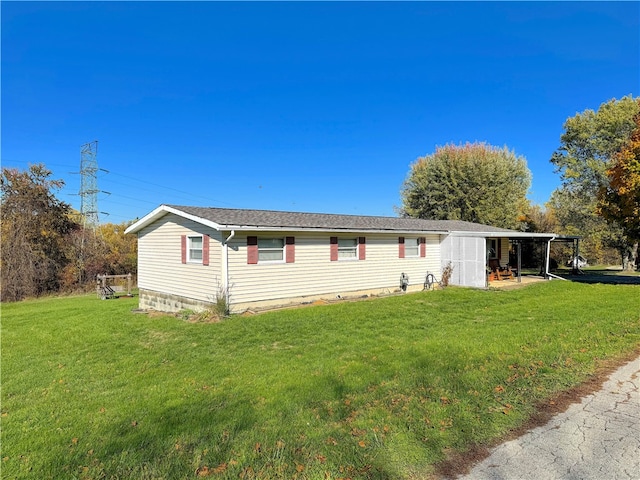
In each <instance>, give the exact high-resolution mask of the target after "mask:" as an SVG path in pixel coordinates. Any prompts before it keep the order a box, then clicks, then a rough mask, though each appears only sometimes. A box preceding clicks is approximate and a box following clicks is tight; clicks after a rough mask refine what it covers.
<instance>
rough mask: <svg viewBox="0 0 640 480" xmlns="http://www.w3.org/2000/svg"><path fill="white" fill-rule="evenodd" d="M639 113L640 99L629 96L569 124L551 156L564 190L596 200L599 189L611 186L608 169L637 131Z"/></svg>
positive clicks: (588, 112)
mask: <svg viewBox="0 0 640 480" xmlns="http://www.w3.org/2000/svg"><path fill="white" fill-rule="evenodd" d="M639 111H640V106H639V104H638V100H637V99H634V98H633V97H632V96H627V97H623V98H622V99H620V100H616V99H612V100H609V101H608V102H606V103H603V104H602V105H600V108H598V111H593V110H591V109H587V110H585V111H584V112H582V113H577V114H576V115H575V116H573V117H571V118H568V119H567V120H566V121H565V123H564V125H563V128H564V133H563V134H562V135H561V137H560V148H558V150H556V151H555V152H554V153H553V155H552V157H551V163H553V164H554V165H555V167H556V172H557V173H560V176H561V179H562V184H563V187H564V188H568V189H570V190H578V191H579V193H582V194H583V195H585V196H589V197H591V199H592V200H593V199H595V197H596V195H597V193H598V190H599V189H600V188H602V187H603V186H607V185H608V178H607V173H606V172H607V169H608V168H609V166H610V163H611V160H612V159H613V157H614V155H615V154H616V153H617V152H619V151H620V149H621V148H622V147H623V146H624V145H625V144H626V143H627V142H628V140H629V137H630V136H631V132H633V130H634V129H635V128H636V123H635V121H634V117H635V116H636V115H637V114H638V112H639Z"/></svg>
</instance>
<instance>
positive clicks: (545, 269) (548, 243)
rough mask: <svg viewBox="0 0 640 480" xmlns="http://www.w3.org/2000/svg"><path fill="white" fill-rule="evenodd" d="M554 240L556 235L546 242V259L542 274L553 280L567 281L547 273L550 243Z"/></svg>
mask: <svg viewBox="0 0 640 480" xmlns="http://www.w3.org/2000/svg"><path fill="white" fill-rule="evenodd" d="M555 239H556V235H554V236H553V237H551V238H550V239H549V240H548V241H547V255H546V259H545V267H544V274H545V275H546V276H547V277H553V278H557V279H558V280H565V281H566V280H567V279H566V278H562V277H559V276H558V275H554V274H553V273H551V272H550V271H549V257H550V255H551V242H553V241H554V240H555Z"/></svg>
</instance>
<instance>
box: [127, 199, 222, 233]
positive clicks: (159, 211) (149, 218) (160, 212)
mask: <svg viewBox="0 0 640 480" xmlns="http://www.w3.org/2000/svg"><path fill="white" fill-rule="evenodd" d="M167 213H173V214H174V215H178V216H179V217H182V218H187V219H189V220H193V221H194V222H197V223H200V224H202V225H206V226H207V227H211V228H213V229H214V230H220V225H218V224H217V223H215V222H212V221H211V220H207V219H205V218H202V217H198V216H196V215H191V214H190V213H186V212H183V211H182V210H178V209H176V208H173V207H169V206H168V205H160V206H159V207H158V208H156V209H155V210H154V211H152V212H151V213H149V214H147V215H145V216H144V217H142V218H141V219H140V220H138V221H137V222H136V223H134V224H133V225H130V226H129V228H127V229H126V230H125V231H124V233H137V232H139V231H140V230H142V229H143V228H144V227H146V226H147V225H150V224H152V223H153V222H155V221H156V220H158V219H159V218H162V217H164V216H165V215H166V214H167Z"/></svg>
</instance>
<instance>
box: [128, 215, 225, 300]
mask: <svg viewBox="0 0 640 480" xmlns="http://www.w3.org/2000/svg"><path fill="white" fill-rule="evenodd" d="M182 235H187V236H189V235H209V236H210V245H209V265H207V266H205V265H202V264H198V263H186V264H183V263H182V255H181V237H182ZM220 238H221V237H220V232H217V231H216V230H213V229H211V228H208V227H206V226H204V225H202V224H199V223H197V222H193V221H191V220H188V219H185V218H182V217H179V216H177V215H173V214H167V215H165V216H164V217H162V218H161V219H159V220H158V221H156V222H154V223H153V224H152V225H149V226H148V227H146V228H144V229H143V230H141V231H140V232H139V233H138V286H139V287H140V288H141V289H145V290H153V291H156V292H161V293H170V294H173V295H180V296H184V297H187V298H192V299H196V300H201V301H212V300H213V299H214V297H215V294H216V291H217V287H218V285H219V283H224V282H223V281H222V279H221V277H220V275H221V268H220V265H221V248H220Z"/></svg>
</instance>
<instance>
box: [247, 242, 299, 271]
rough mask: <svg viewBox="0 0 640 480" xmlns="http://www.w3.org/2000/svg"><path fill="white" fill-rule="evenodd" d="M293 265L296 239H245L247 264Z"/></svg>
mask: <svg viewBox="0 0 640 480" xmlns="http://www.w3.org/2000/svg"><path fill="white" fill-rule="evenodd" d="M283 261H284V262H285V263H295V261H296V239H295V237H285V238H268V237H266V238H258V237H256V236H248V237H247V263H248V264H250V265H255V264H257V263H258V262H260V263H263V262H264V263H278V262H283Z"/></svg>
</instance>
